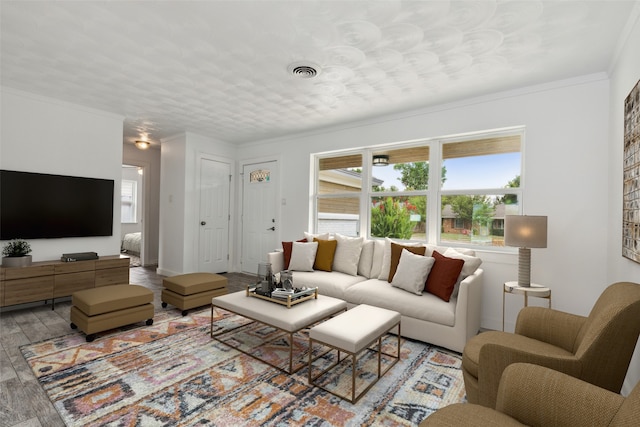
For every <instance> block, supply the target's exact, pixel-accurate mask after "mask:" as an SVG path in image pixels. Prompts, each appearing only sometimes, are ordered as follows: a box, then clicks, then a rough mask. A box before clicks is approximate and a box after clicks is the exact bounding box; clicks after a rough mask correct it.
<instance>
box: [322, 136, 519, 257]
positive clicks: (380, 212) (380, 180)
mask: <svg viewBox="0 0 640 427" xmlns="http://www.w3.org/2000/svg"><path fill="white" fill-rule="evenodd" d="M522 134H523V130H522V129H520V128H518V129H510V130H508V131H500V132H491V133H489V132H486V133H483V134H477V135H474V136H470V137H466V138H464V139H463V138H453V137H452V138H437V139H430V140H425V141H421V142H418V143H416V142H413V143H411V144H390V145H389V146H379V147H376V148H374V149H362V150H358V152H349V153H347V152H341V153H329V154H324V155H318V156H316V161H317V163H316V165H317V167H316V170H317V174H316V179H315V192H314V197H313V200H314V203H315V209H314V211H315V220H316V230H317V231H318V232H338V233H341V234H347V235H364V234H366V235H367V236H368V237H374V238H375V237H380V238H381V237H391V238H396V239H401V240H422V241H427V242H429V243H432V244H439V243H444V244H458V245H465V246H466V245H474V246H478V245H480V246H493V247H496V246H504V216H505V215H510V214H518V213H520V212H521V208H520V206H521V204H522V191H523V189H522V187H521V182H520V181H521V175H522V174H521V164H522V159H521V150H522V146H521V145H522ZM363 159H366V160H367V161H366V162H363Z"/></svg>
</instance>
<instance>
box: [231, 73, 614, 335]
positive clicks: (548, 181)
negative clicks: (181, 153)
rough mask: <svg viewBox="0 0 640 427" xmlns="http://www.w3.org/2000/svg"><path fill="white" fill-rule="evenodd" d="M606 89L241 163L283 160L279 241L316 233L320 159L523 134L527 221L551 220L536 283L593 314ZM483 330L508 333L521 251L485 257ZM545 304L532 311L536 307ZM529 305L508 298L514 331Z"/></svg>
mask: <svg viewBox="0 0 640 427" xmlns="http://www.w3.org/2000/svg"><path fill="white" fill-rule="evenodd" d="M608 96H609V93H608V80H607V78H606V76H604V75H600V74H599V75H592V76H585V77H583V78H579V79H573V80H568V81H562V82H556V83H555V84H550V85H545V86H539V87H533V88H526V89H522V90H519V91H514V92H509V93H503V94H499V95H495V96H492V97H483V98H481V99H475V100H470V101H467V102H465V103H458V104H455V105H447V106H442V107H439V108H434V109H427V110H423V111H415V112H413V113H411V114H406V115H404V116H397V117H395V118H394V117H391V118H390V117H387V118H385V120H381V121H379V122H374V121H371V122H369V123H363V124H361V125H359V126H355V125H354V126H350V127H344V128H343V129H338V130H333V131H325V132H316V133H314V134H307V135H299V136H294V137H289V138H286V139H280V140H272V141H266V142H265V141H263V142H262V143H257V144H249V145H244V146H241V147H240V149H239V152H238V157H239V159H241V160H242V159H244V158H249V157H255V156H260V155H266V154H267V153H272V152H277V153H281V155H282V163H283V164H282V168H281V170H282V171H281V174H282V177H281V182H282V197H283V198H286V199H287V208H286V209H283V211H282V219H281V223H282V224H288V225H289V226H288V227H285V228H284V229H283V230H281V231H280V238H281V239H282V240H291V239H297V238H299V237H300V236H301V235H302V232H303V231H305V230H307V228H308V227H309V183H308V176H309V171H310V160H309V159H310V155H311V154H312V153H316V152H320V151H329V150H335V149H345V148H354V147H360V146H365V145H376V144H382V143H392V142H398V141H406V140H412V139H418V138H425V137H437V136H445V135H451V134H457V133H464V132H470V131H479V130H487V129H495V128H502V127H508V126H517V125H525V126H526V136H525V138H526V141H525V153H524V159H525V164H524V168H525V179H526V181H524V182H523V184H524V185H525V186H526V200H525V206H524V209H525V213H527V214H538V215H548V217H549V239H548V248H547V249H534V250H532V258H533V259H532V265H533V267H532V270H533V271H532V277H533V280H534V281H535V282H537V283H542V284H545V285H548V286H550V287H551V288H552V290H553V305H554V307H555V308H558V309H561V310H566V311H570V312H573V313H578V314H587V313H588V311H589V309H590V308H591V306H592V304H593V301H595V299H596V298H597V297H598V295H599V294H600V293H601V291H602V289H604V287H605V286H606V285H607V283H608V280H607V277H606V269H605V268H603V265H602V264H603V260H604V259H606V256H607V255H606V243H607V235H608V233H607V232H606V230H604V227H603V224H606V223H607V220H608V206H607V205H606V203H602V200H606V198H607V191H608V188H607V179H606V176H607V175H606V161H603V159H606V158H607V155H608V134H607V132H608ZM480 256H481V257H482V258H483V261H484V267H485V273H486V275H485V287H484V292H483V311H482V326H483V327H485V328H489V329H500V328H501V327H502V284H503V283H504V282H505V281H508V280H513V279H514V278H516V274H517V265H516V264H517V256H516V252H515V250H514V251H513V252H512V253H510V254H504V253H498V252H482V253H480ZM538 302H539V301H535V302H533V303H534V304H535V303H538ZM521 305H522V299H519V298H516V297H514V296H512V295H509V296H508V298H507V322H508V323H507V329H510V328H512V325H513V322H514V321H515V316H516V313H517V311H518V310H519V308H520V307H521Z"/></svg>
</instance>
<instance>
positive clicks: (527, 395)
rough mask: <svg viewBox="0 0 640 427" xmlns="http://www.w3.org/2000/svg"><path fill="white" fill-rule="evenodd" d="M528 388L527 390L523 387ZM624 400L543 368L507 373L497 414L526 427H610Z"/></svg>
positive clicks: (511, 368)
mask: <svg viewBox="0 0 640 427" xmlns="http://www.w3.org/2000/svg"><path fill="white" fill-rule="evenodd" d="M523 384H526V387H523ZM623 402H624V397H622V396H621V395H618V394H616V393H612V392H610V391H608V390H605V389H603V388H600V387H596V386H594V385H592V384H589V383H587V382H585V381H582V380H579V379H577V378H573V377H571V376H569V375H566V374H563V373H561V372H557V371H554V370H551V369H547V368H544V367H541V366H536V365H530V364H524V363H516V364H513V365H510V366H509V367H507V369H505V371H504V374H503V375H502V379H501V380H500V388H499V390H498V400H497V403H496V410H498V411H500V412H503V413H505V414H507V415H509V416H511V417H513V418H515V419H517V420H518V421H519V422H521V423H523V424H526V425H543V426H550V425H582V426H584V425H599V426H606V425H610V423H611V420H612V419H613V417H614V416H615V415H616V413H617V412H618V410H619V408H620V406H621V405H622V403H623Z"/></svg>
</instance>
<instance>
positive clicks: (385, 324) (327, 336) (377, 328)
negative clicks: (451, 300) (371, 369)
mask: <svg viewBox="0 0 640 427" xmlns="http://www.w3.org/2000/svg"><path fill="white" fill-rule="evenodd" d="M396 327H397V337H398V346H397V353H396V354H395V355H392V354H388V353H383V352H382V338H383V337H384V336H385V335H386V334H387V333H389V332H391V330H392V329H394V328H396ZM376 341H377V342H378V344H377V353H378V376H377V378H376V379H375V380H374V381H373V382H371V383H370V384H369V385H368V386H367V387H366V388H365V389H364V390H362V391H361V392H360V393H358V395H357V396H356V376H357V373H358V369H357V360H356V359H357V356H358V354H360V353H361V352H362V351H363V350H367V349H370V348H369V347H370V346H371V345H372V344H374V343H375V342H376ZM314 342H316V343H319V344H322V345H324V346H327V347H331V348H333V349H335V350H337V351H338V357H337V360H336V362H335V363H333V364H332V365H331V366H329V367H328V368H326V369H324V370H323V371H322V372H321V373H319V374H318V375H316V376H314V375H313V362H314V361H315V360H316V359H317V358H316V359H312V355H311V352H310V353H309V384H311V385H314V386H316V387H319V388H322V389H323V390H325V391H328V392H329V393H331V394H334V395H336V396H338V397H340V398H342V399H346V400H349V401H350V402H351V403H355V402H357V401H358V400H359V399H360V398H361V397H362V396H363V395H364V394H365V393H366V392H367V391H369V389H370V388H371V387H372V386H373V385H374V384H375V383H376V382H377V381H378V380H379V379H380V377H381V376H382V375H384V374H385V373H386V372H387V371H388V370H389V369H391V367H392V366H393V365H395V364H396V363H397V362H398V360H399V359H400V313H398V312H395V311H392V310H387V309H384V308H379V307H373V306H370V305H366V304H361V305H358V306H356V307H354V308H352V309H351V310H348V311H347V312H345V313H343V314H340V315H338V316H336V317H333V318H331V319H329V320H327V321H326V322H323V323H320V324H319V325H317V326H314V327H313V328H311V330H310V331H309V348H313V344H314ZM340 352H345V353H347V354H349V355H351V372H352V376H351V398H350V399H349V398H347V397H345V396H341V395H340V394H338V393H336V392H334V391H332V390H329V389H327V388H325V387H323V386H322V385H320V384H319V383H318V382H317V380H318V379H319V378H320V377H322V376H324V375H325V374H327V373H329V372H330V371H332V370H333V368H335V367H337V366H338V365H339V364H340ZM383 354H384V355H385V356H390V357H392V358H393V362H392V363H390V364H389V365H388V366H387V367H386V369H385V370H384V372H381V357H382V355H383ZM347 359H348V358H345V359H343V360H347Z"/></svg>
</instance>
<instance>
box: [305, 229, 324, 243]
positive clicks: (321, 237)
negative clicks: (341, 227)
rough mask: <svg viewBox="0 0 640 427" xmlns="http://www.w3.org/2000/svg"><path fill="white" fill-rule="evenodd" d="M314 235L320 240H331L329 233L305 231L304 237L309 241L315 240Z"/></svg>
mask: <svg viewBox="0 0 640 427" xmlns="http://www.w3.org/2000/svg"><path fill="white" fill-rule="evenodd" d="M314 237H315V238H316V239H318V240H329V233H322V234H311V233H307V232H306V231H305V232H304V238H305V239H307V242H313V238H314Z"/></svg>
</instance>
